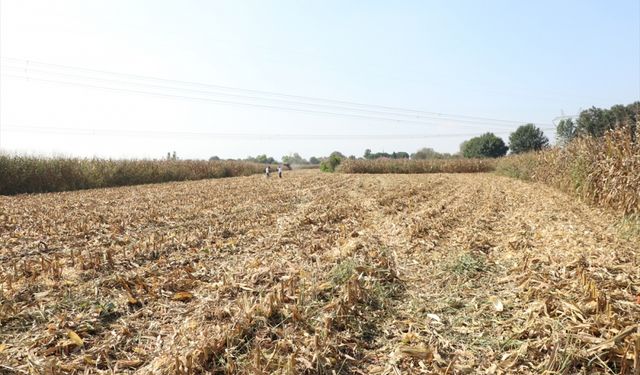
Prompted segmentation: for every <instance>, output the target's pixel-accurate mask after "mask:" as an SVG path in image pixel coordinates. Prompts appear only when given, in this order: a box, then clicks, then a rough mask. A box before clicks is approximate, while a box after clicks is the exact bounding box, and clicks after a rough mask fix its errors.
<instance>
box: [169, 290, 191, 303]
mask: <svg viewBox="0 0 640 375" xmlns="http://www.w3.org/2000/svg"><path fill="white" fill-rule="evenodd" d="M192 298H193V294H192V293H191V292H176V293H175V294H174V295H173V298H172V299H173V300H174V301H183V302H184V301H189V300H190V299H192Z"/></svg>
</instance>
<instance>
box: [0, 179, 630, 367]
mask: <svg viewBox="0 0 640 375" xmlns="http://www.w3.org/2000/svg"><path fill="white" fill-rule="evenodd" d="M637 247H638V238H637V237H633V236H630V235H628V234H627V233H626V232H622V231H621V230H620V227H619V226H618V219H617V218H615V217H613V216H612V215H610V214H609V213H607V212H605V211H601V210H598V209H594V208H592V207H588V206H586V205H583V204H581V203H576V202H575V201H574V200H573V199H572V198H571V197H570V196H567V195H564V194H563V193H561V192H558V191H556V190H554V189H553V188H551V187H546V186H544V185H539V184H529V183H524V182H521V181H518V180H514V179H510V178H507V177H501V176H495V175H490V174H430V175H400V174H397V175H347V174H321V173H318V172H315V171H300V172H293V173H288V174H285V178H283V179H281V180H279V179H275V178H272V179H265V178H263V177H261V176H252V177H241V178H230V179H225V180H204V181H192V182H181V183H167V184H159V185H144V186H135V187H122V188H110V189H102V190H87V191H78V192H65V193H54V194H43V195H32V196H15V197H0V259H1V260H2V262H1V263H0V267H1V269H0V271H1V276H0V277H1V279H0V281H1V282H2V284H1V288H2V289H1V293H2V295H1V299H0V302H1V304H0V373H9V374H13V373H16V374H21V373H47V372H48V373H73V374H80V373H140V374H147V373H155V374H191V373H245V374H258V373H279V374H283V373H284V374H295V373H332V372H335V373H355V374H398V373H448V374H466V373H488V374H501V373H502V374H506V373H519V374H527V373H547V374H556V373H558V374H560V373H566V374H574V373H585V374H586V373H590V374H592V373H603V374H608V373H626V374H633V373H634V371H635V372H636V373H637V372H638V371H640V363H639V362H640V359H639V356H640V354H639V350H640V334H639V333H638V329H639V328H638V317H639V316H640V264H639V263H640V255H639V252H638V249H637Z"/></svg>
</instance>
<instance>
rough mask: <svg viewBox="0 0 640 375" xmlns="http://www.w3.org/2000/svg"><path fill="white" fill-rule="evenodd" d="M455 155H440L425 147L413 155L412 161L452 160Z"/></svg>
mask: <svg viewBox="0 0 640 375" xmlns="http://www.w3.org/2000/svg"><path fill="white" fill-rule="evenodd" d="M452 157H453V155H451V154H447V153H440V152H437V151H435V150H434V149H432V148H428V147H424V148H421V149H419V150H418V151H416V152H415V153H413V154H411V159H416V160H428V159H450V158H452Z"/></svg>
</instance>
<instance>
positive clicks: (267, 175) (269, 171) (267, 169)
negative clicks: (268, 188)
mask: <svg viewBox="0 0 640 375" xmlns="http://www.w3.org/2000/svg"><path fill="white" fill-rule="evenodd" d="M270 173H271V169H269V166H268V165H267V167H266V168H265V169H264V175H265V176H266V177H267V178H269V174H270Z"/></svg>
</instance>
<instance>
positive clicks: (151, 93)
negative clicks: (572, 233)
mask: <svg viewBox="0 0 640 375" xmlns="http://www.w3.org/2000/svg"><path fill="white" fill-rule="evenodd" d="M2 75H4V76H6V77H12V78H19V79H24V80H27V81H40V82H47V83H54V84H62V85H70V86H82V87H89V88H93V89H100V90H107V91H116V92H127V93H133V94H143V95H151V96H158V97H165V98H179V99H184V100H192V101H206V102H211V103H217V104H226V105H234V106H244V107H253V108H263V109H275V110H285V111H291V112H297V113H310V114H316V115H328V116H337V117H350V118H359V119H367V120H377V121H385V122H396V123H406V124H419V125H433V126H443V125H447V124H442V123H440V124H438V123H434V122H425V121H417V120H406V119H400V118H392V117H381V116H370V115H362V114H355V113H340V112H330V111H322V110H314V109H303V108H293V107H283V106H276V105H268V104H256V103H246V102H238V101H231V100H222V99H213V98H207V97H197V96H188V95H177V94H167V93H159V92H153V91H144V90H135V89H129V88H117V87H109V86H103V85H94V84H88V83H81V82H71V81H64V80H56V79H46V78H38V77H29V76H24V75H16V74H4V73H3V74H2ZM450 121H451V122H452V123H455V122H456V121H455V120H450ZM455 126H459V127H467V128H478V127H480V124H476V125H471V124H458V123H456V124H455ZM483 128H487V126H486V125H485V126H483ZM501 128H502V127H501ZM502 129H505V128H502ZM507 129H508V128H507Z"/></svg>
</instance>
